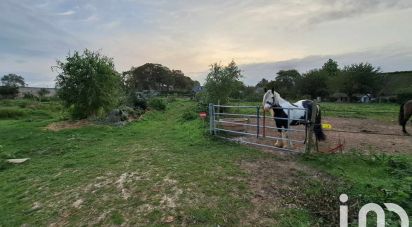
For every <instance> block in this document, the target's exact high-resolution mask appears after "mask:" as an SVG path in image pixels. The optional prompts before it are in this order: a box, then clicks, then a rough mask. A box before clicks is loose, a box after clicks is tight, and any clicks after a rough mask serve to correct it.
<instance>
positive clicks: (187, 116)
mask: <svg viewBox="0 0 412 227" xmlns="http://www.w3.org/2000/svg"><path fill="white" fill-rule="evenodd" d="M197 117H198V115H197V113H196V112H195V111H191V110H187V111H185V112H183V114H182V115H181V116H180V119H181V120H182V121H193V120H195V119H196V118H197Z"/></svg>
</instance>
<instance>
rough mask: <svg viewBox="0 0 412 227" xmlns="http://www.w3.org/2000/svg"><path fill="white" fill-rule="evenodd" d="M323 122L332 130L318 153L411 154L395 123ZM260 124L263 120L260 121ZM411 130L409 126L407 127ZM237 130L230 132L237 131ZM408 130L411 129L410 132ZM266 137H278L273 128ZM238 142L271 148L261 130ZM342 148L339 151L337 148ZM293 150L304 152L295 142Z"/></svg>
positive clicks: (411, 139) (410, 143)
mask: <svg viewBox="0 0 412 227" xmlns="http://www.w3.org/2000/svg"><path fill="white" fill-rule="evenodd" d="M248 123H249V124H256V120H255V119H249V121H248ZM322 123H328V124H330V125H332V128H331V129H324V131H325V134H326V137H327V139H326V141H324V142H320V143H319V151H320V152H347V151H350V150H352V149H356V150H358V151H363V152H368V153H376V152H386V153H404V154H411V153H412V136H404V135H403V134H402V131H401V127H400V126H399V125H398V124H397V122H383V121H378V120H371V119H356V118H337V117H324V118H323V119H322ZM260 125H261V126H262V125H263V120H261V121H260ZM266 126H271V127H274V126H275V123H274V121H273V120H270V119H266ZM292 128H293V129H301V130H304V129H305V127H304V126H294V127H292ZM409 128H410V127H409ZM238 129H239V128H236V129H232V130H238ZM409 130H411V129H409ZM244 131H245V132H248V133H251V134H256V127H254V126H249V127H246V128H244ZM265 135H266V136H272V137H279V134H278V132H277V131H276V130H274V129H268V128H267V129H266V131H265ZM289 137H290V138H292V139H294V140H300V141H303V140H305V135H304V132H290V133H289ZM234 139H235V140H237V141H239V142H254V143H261V144H266V145H272V146H273V145H274V142H275V141H274V139H271V138H263V130H262V128H261V129H260V133H259V138H256V137H253V136H236V137H235V138H234ZM339 146H341V148H342V149H339ZM294 148H295V149H296V150H297V151H299V152H303V150H304V144H303V143H299V142H294Z"/></svg>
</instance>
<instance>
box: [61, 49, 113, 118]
mask: <svg viewBox="0 0 412 227" xmlns="http://www.w3.org/2000/svg"><path fill="white" fill-rule="evenodd" d="M56 68H57V69H58V70H59V71H60V73H59V75H58V76H57V78H56V87H57V88H58V95H59V97H60V98H61V99H62V100H63V101H64V104H65V106H66V107H67V108H70V109H71V110H72V116H73V117H74V118H86V117H88V116H96V115H97V114H99V113H101V112H106V111H108V110H109V109H110V108H112V107H113V106H114V105H115V104H116V103H117V101H118V97H119V88H120V76H119V73H117V72H116V70H115V69H114V63H113V60H112V59H111V58H108V57H106V56H103V55H101V54H100V53H99V52H93V51H90V50H87V49H86V50H85V51H84V52H83V53H82V54H80V53H79V52H77V51H76V52H74V54H73V55H70V54H69V55H68V56H67V57H66V60H65V62H62V61H57V66H56Z"/></svg>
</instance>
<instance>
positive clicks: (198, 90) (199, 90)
mask: <svg viewBox="0 0 412 227" xmlns="http://www.w3.org/2000/svg"><path fill="white" fill-rule="evenodd" d="M203 89H204V87H203V86H200V85H197V86H194V87H193V89H192V92H193V93H194V94H197V93H199V92H201V91H203Z"/></svg>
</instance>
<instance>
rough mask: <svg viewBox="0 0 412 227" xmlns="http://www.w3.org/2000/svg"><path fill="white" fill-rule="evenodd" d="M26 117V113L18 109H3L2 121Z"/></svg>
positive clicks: (0, 115) (0, 111) (1, 110)
mask: <svg viewBox="0 0 412 227" xmlns="http://www.w3.org/2000/svg"><path fill="white" fill-rule="evenodd" d="M24 115H26V112H24V111H23V110H19V109H16V108H1V109H0V119H16V118H19V117H23V116H24Z"/></svg>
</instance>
